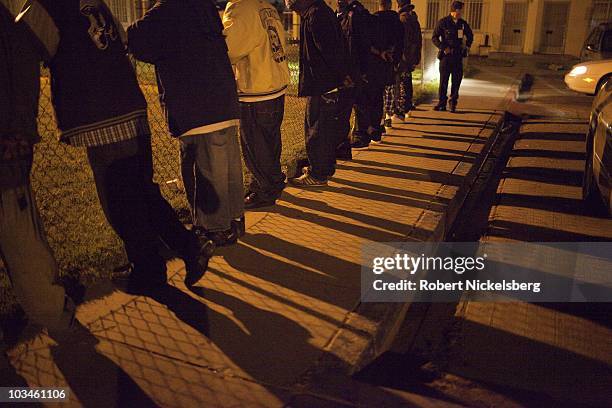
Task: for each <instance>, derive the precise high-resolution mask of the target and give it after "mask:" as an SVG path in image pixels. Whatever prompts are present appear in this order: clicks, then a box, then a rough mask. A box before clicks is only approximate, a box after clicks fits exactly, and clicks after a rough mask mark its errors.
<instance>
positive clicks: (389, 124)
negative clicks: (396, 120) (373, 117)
mask: <svg viewBox="0 0 612 408" xmlns="http://www.w3.org/2000/svg"><path fill="white" fill-rule="evenodd" d="M384 126H385V128H386V129H390V128H392V127H393V121H392V120H391V118H390V117H389V118H386V119H385V123H384Z"/></svg>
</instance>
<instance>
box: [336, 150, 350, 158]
mask: <svg viewBox="0 0 612 408" xmlns="http://www.w3.org/2000/svg"><path fill="white" fill-rule="evenodd" d="M336 159H338V160H353V153H351V150H350V149H349V150H348V151H347V150H344V149H343V150H336Z"/></svg>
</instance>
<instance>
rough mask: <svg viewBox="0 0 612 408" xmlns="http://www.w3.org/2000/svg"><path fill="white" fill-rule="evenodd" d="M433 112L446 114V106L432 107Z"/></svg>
mask: <svg viewBox="0 0 612 408" xmlns="http://www.w3.org/2000/svg"><path fill="white" fill-rule="evenodd" d="M433 110H435V111H436V112H446V104H444V105H436V106H434V108H433Z"/></svg>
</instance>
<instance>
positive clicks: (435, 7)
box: [427, 0, 448, 30]
mask: <svg viewBox="0 0 612 408" xmlns="http://www.w3.org/2000/svg"><path fill="white" fill-rule="evenodd" d="M446 6H448V1H445V0H427V29H429V30H433V29H434V28H436V24H437V23H438V20H440V18H442V16H443V15H444V14H442V13H444V10H448V7H446Z"/></svg>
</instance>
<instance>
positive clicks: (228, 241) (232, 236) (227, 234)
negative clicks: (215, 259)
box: [206, 227, 238, 247]
mask: <svg viewBox="0 0 612 408" xmlns="http://www.w3.org/2000/svg"><path fill="white" fill-rule="evenodd" d="M206 237H207V238H208V239H210V240H211V241H212V242H214V243H215V245H216V246H217V247H225V246H230V245H234V244H235V243H236V242H237V241H238V231H237V230H235V229H234V228H231V227H230V229H228V230H225V231H206Z"/></svg>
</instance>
